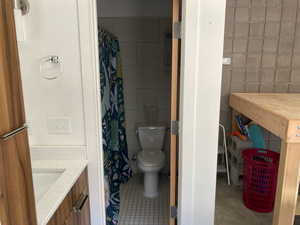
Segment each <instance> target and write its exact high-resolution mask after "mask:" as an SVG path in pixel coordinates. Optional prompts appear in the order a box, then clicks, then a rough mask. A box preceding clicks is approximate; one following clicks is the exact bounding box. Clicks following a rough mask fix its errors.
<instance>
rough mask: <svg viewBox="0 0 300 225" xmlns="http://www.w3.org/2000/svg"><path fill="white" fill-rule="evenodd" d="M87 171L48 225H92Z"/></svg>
mask: <svg viewBox="0 0 300 225" xmlns="http://www.w3.org/2000/svg"><path fill="white" fill-rule="evenodd" d="M88 193H89V191H88V179H87V170H85V171H84V172H83V173H82V174H81V175H80V177H79V178H78V180H77V181H76V183H75V184H74V186H73V187H72V189H71V190H70V192H69V193H68V195H67V196H66V197H65V199H64V200H63V202H62V203H61V205H60V206H59V207H58V209H57V210H56V212H55V214H54V215H53V217H52V218H51V219H50V221H49V222H48V224H47V225H90V224H91V223H90V204H89V196H88Z"/></svg>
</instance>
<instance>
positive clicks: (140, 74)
mask: <svg viewBox="0 0 300 225" xmlns="http://www.w3.org/2000/svg"><path fill="white" fill-rule="evenodd" d="M99 21H100V24H101V25H102V26H103V27H104V28H106V29H107V30H109V31H110V32H112V33H113V34H115V35H116V36H117V37H118V39H119V41H120V45H121V55H122V65H123V73H124V94H125V113H126V125H127V127H126V128H127V140H128V146H129V155H130V157H131V156H132V155H133V154H134V153H136V152H137V151H138V150H139V149H140V146H139V144H138V141H137V136H136V127H135V125H136V123H138V122H147V120H146V118H145V116H144V105H155V106H157V107H158V120H159V121H160V122H168V121H169V120H170V119H169V117H170V82H171V80H170V79H171V76H170V56H169V54H170V49H166V46H167V45H168V44H167V43H169V44H170V41H171V40H170V39H167V40H166V39H165V35H166V34H167V33H170V32H171V20H170V19H163V18H161V19H159V18H147V17H131V18H128V17H127V18H125V17H118V18H117V17H114V18H100V19H99ZM168 53H169V54H168Z"/></svg>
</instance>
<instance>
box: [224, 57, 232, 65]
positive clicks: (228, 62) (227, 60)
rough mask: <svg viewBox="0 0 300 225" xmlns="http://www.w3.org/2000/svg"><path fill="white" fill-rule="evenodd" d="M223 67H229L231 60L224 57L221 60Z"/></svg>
mask: <svg viewBox="0 0 300 225" xmlns="http://www.w3.org/2000/svg"><path fill="white" fill-rule="evenodd" d="M223 65H231V58H230V57H224V58H223Z"/></svg>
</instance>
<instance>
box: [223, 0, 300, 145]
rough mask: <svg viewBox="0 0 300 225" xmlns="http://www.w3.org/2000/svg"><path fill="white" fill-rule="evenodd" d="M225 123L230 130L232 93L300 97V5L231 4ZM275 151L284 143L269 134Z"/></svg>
mask: <svg viewBox="0 0 300 225" xmlns="http://www.w3.org/2000/svg"><path fill="white" fill-rule="evenodd" d="M224 57H231V58H232V64H231V65H226V66H223V81H222V97H221V122H222V123H223V124H225V126H226V127H227V128H228V129H230V124H231V115H230V109H229V104H228V97H229V94H230V93H231V92H261V93H266V92H278V93H294V92H300V1H298V0H227V7H226V24H225V40H224ZM267 140H268V142H269V144H270V145H269V148H271V149H274V150H278V149H279V148H280V144H279V143H280V140H278V139H277V138H276V137H274V136H273V135H269V134H267Z"/></svg>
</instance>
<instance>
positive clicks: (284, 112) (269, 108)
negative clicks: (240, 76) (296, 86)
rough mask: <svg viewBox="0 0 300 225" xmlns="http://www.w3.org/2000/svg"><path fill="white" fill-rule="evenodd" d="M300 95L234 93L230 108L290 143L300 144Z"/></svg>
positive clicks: (231, 97)
mask: <svg viewBox="0 0 300 225" xmlns="http://www.w3.org/2000/svg"><path fill="white" fill-rule="evenodd" d="M299 99H300V94H277V93H234V94H232V95H231V96H230V106H231V107H233V108H234V109H235V110H236V111H238V112H239V113H242V114H243V115H245V116H247V117H248V118H250V119H252V120H253V121H255V122H256V123H258V124H259V125H261V126H262V127H264V128H265V129H267V130H269V131H271V132H272V133H273V134H275V135H276V136H278V137H280V138H281V139H283V140H285V141H286V142H288V143H300V101H299Z"/></svg>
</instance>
